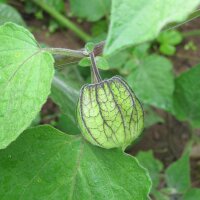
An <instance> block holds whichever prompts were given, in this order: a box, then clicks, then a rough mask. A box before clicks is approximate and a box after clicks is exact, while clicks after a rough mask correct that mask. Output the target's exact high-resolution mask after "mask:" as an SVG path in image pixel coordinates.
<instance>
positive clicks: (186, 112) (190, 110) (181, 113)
mask: <svg viewBox="0 0 200 200" xmlns="http://www.w3.org/2000/svg"><path fill="white" fill-rule="evenodd" d="M199 88H200V65H198V66H196V67H194V68H192V69H190V70H188V71H186V72H184V73H182V74H181V75H180V76H179V77H178V78H177V79H176V81H175V92H174V111H173V112H174V114H175V116H176V117H177V118H178V119H179V120H188V121H190V122H191V124H192V125H193V126H194V127H200V89H199Z"/></svg>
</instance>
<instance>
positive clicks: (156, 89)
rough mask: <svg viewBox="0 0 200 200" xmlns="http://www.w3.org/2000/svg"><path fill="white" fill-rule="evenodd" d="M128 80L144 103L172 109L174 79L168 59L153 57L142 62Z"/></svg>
mask: <svg viewBox="0 0 200 200" xmlns="http://www.w3.org/2000/svg"><path fill="white" fill-rule="evenodd" d="M127 80H128V83H129V84H130V86H131V87H132V88H133V91H134V92H135V93H136V95H137V96H138V98H139V99H140V100H141V101H142V102H143V103H146V104H149V105H152V106H156V107H158V108H162V109H165V110H168V109H169V108H171V104H172V94H173V90H174V78H173V74H172V65H171V63H170V61H169V60H167V59H166V58H164V57H162V56H158V55H151V56H148V57H146V58H144V59H143V60H140V61H139V62H138V65H137V68H136V67H135V66H134V70H133V71H132V73H131V74H130V75H129V76H128V77H127Z"/></svg>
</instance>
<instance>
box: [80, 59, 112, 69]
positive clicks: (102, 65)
mask: <svg viewBox="0 0 200 200" xmlns="http://www.w3.org/2000/svg"><path fill="white" fill-rule="evenodd" d="M95 60H96V65H97V67H98V68H99V69H102V70H108V69H109V64H108V61H107V60H106V59H105V58H104V57H101V56H97V57H95ZM78 64H79V65H80V66H81V67H89V66H91V60H90V58H89V57H85V58H82V59H81V60H80V61H79V63H78Z"/></svg>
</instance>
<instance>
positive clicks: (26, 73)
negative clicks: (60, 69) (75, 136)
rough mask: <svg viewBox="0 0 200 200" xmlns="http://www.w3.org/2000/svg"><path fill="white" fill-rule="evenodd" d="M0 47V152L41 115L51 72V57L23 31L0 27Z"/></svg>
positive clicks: (10, 26)
mask: <svg viewBox="0 0 200 200" xmlns="http://www.w3.org/2000/svg"><path fill="white" fill-rule="evenodd" d="M0 43H1V45H0V148H5V147H6V146H7V145H8V144H9V143H10V142H11V141H13V140H15V139H16V137H17V136H18V135H19V134H20V133H21V132H22V131H23V130H24V129H25V128H26V127H27V126H29V125H30V123H31V121H32V120H33V119H34V118H35V116H36V115H37V114H38V112H39V111H40V108H41V106H42V104H43V103H44V102H45V101H46V98H47V96H48V94H49V92H50V87H51V81H52V77H53V72H54V70H53V58H52V56H51V55H50V54H49V53H47V52H44V51H42V50H41V49H40V47H39V46H38V44H37V42H36V41H35V39H34V37H33V36H32V34H31V33H29V32H28V31H27V30H26V29H25V28H23V27H20V26H18V25H14V24H12V23H7V24H5V25H3V26H1V27H0Z"/></svg>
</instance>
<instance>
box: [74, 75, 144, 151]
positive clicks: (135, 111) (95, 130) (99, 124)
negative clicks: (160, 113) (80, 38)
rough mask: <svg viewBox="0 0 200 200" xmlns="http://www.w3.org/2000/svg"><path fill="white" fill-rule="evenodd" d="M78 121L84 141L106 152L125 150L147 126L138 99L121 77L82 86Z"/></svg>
mask: <svg viewBox="0 0 200 200" xmlns="http://www.w3.org/2000/svg"><path fill="white" fill-rule="evenodd" d="M77 118H78V123H79V126H80V129H81V132H82V134H83V136H84V137H85V139H86V140H88V141H89V142H90V143H92V144H94V145H97V146H100V147H103V148H106V149H110V148H114V147H121V148H122V149H125V148H126V147H127V146H128V145H130V144H131V143H132V142H133V141H134V140H135V139H136V138H137V137H138V136H139V135H140V133H141V131H142V130H143V126H144V115H143V109H142V106H141V104H140V102H139V100H138V99H137V97H136V96H135V94H134V93H133V92H132V90H131V89H130V87H129V86H128V84H127V83H126V82H125V81H124V80H122V79H121V78H120V77H118V76H114V77H112V78H110V79H107V80H103V81H100V82H99V83H95V84H86V85H84V86H83V87H82V89H81V92H80V98H79V101H78V106H77Z"/></svg>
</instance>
